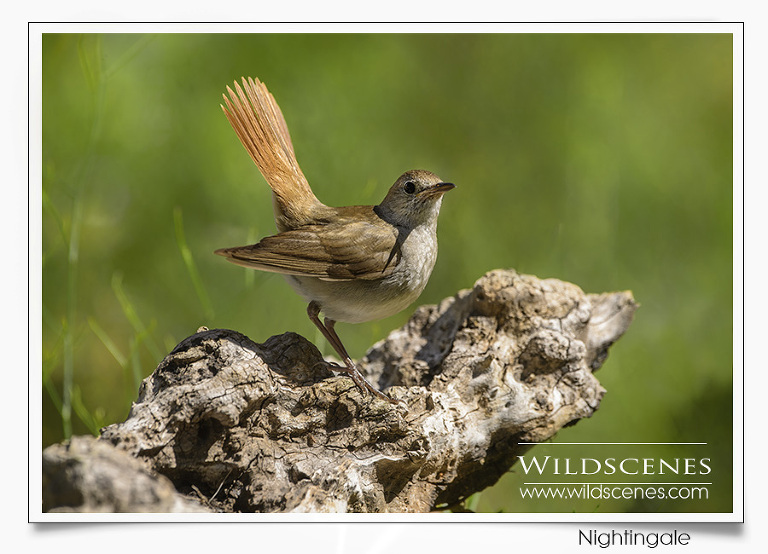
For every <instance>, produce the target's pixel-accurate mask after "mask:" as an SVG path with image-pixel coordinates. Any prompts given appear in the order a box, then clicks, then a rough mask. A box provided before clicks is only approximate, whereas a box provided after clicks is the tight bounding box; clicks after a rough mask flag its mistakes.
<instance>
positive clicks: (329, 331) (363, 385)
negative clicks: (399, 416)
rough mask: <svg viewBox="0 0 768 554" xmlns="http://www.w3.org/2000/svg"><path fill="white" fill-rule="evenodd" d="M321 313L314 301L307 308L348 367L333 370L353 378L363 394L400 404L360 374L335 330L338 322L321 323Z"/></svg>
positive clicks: (313, 321) (326, 320)
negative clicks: (369, 393) (370, 394)
mask: <svg viewBox="0 0 768 554" xmlns="http://www.w3.org/2000/svg"><path fill="white" fill-rule="evenodd" d="M319 313H320V306H319V305H318V304H317V303H316V302H314V301H312V302H310V303H309V306H307V315H309V319H310V320H311V321H312V323H314V324H315V326H316V327H317V328H318V329H320V332H321V333H322V334H323V336H324V337H325V340H327V341H328V342H329V343H330V344H331V346H333V349H334V350H335V351H336V353H337V354H338V355H339V356H341V359H342V360H344V365H345V366H346V367H342V366H339V365H336V364H333V369H335V370H336V371H342V372H344V373H347V374H348V375H349V376H350V377H351V378H352V381H354V382H355V384H356V385H357V386H358V387H360V389H362V391H363V392H365V391H366V390H367V391H370V392H372V393H373V394H374V395H376V396H378V397H379V398H381V399H382V400H386V401H387V402H391V403H393V404H398V403H399V402H398V401H397V400H393V399H392V398H390V397H389V396H387V395H386V394H384V393H383V392H381V391H380V390H378V389H377V388H376V387H374V386H373V385H371V384H370V383H369V382H368V381H367V380H366V379H365V377H363V374H362V373H360V370H359V369H357V366H356V365H355V363H354V362H353V361H352V358H350V357H349V354H347V350H346V348H344V345H343V344H342V343H341V339H340V338H339V335H337V334H336V330H335V329H334V328H333V327H334V325H335V324H336V322H335V321H334V320H332V319H328V318H327V317H326V318H325V325H323V323H322V322H321V321H320V318H319V317H318V314H319Z"/></svg>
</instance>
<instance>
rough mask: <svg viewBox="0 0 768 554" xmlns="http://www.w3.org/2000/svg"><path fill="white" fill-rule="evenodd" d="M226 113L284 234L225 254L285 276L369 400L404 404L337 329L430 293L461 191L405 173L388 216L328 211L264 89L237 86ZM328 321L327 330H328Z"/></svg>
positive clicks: (380, 210)
mask: <svg viewBox="0 0 768 554" xmlns="http://www.w3.org/2000/svg"><path fill="white" fill-rule="evenodd" d="M234 87H235V91H236V92H235V91H233V90H232V89H231V88H230V87H227V93H228V94H229V97H227V94H223V95H222V96H223V98H224V105H222V106H221V108H222V110H224V114H225V115H226V116H227V119H228V120H229V123H230V124H231V125H232V127H233V129H234V130H235V132H236V133H237V136H238V137H239V139H240V142H242V144H243V146H244V147H245V149H246V151H247V152H248V154H250V156H251V158H252V159H253V161H254V162H255V163H256V166H257V167H258V169H259V171H260V172H261V174H262V175H263V176H264V179H265V180H266V181H267V184H269V186H270V188H271V189H272V207H273V211H274V216H275V224H276V226H277V230H278V233H277V234H276V235H273V236H269V237H265V238H263V239H261V241H259V242H258V243H257V244H252V245H248V246H236V247H233V248H222V249H219V250H216V252H215V253H216V254H218V255H220V256H224V257H226V258H227V259H228V260H229V261H230V262H232V263H235V264H237V265H241V266H244V267H250V268H254V269H259V270H262V271H270V272H274V273H281V274H282V275H284V277H285V279H286V280H287V281H288V283H289V284H290V285H291V286H292V287H293V288H294V289H295V290H296V292H298V293H299V294H300V295H301V296H303V297H304V298H305V299H306V300H307V301H308V302H309V305H308V307H307V314H308V315H309V319H310V320H311V321H312V323H314V324H315V325H316V326H317V328H318V329H319V330H320V332H321V333H322V334H323V336H324V337H325V338H326V340H327V341H328V342H329V343H330V345H331V346H332V347H333V348H334V350H335V351H336V352H337V354H338V355H339V357H340V358H341V360H342V361H343V363H344V365H343V366H341V365H338V364H335V363H331V362H326V364H328V366H329V367H330V368H331V369H333V370H335V371H339V372H343V373H346V374H348V375H349V376H350V377H351V378H352V380H353V381H354V383H355V384H356V385H357V386H358V387H360V389H361V390H362V391H363V392H364V393H365V391H369V392H370V393H372V394H373V395H375V396H376V397H379V398H381V399H383V400H388V401H389V402H392V403H397V401H395V400H393V399H391V398H390V397H389V396H387V395H385V394H384V393H382V392H380V391H379V390H378V389H377V388H376V387H374V386H373V385H371V384H370V383H369V382H368V381H367V380H366V379H365V377H364V376H363V375H362V373H361V372H360V371H359V369H358V368H357V366H356V365H355V363H354V362H353V361H352V358H351V357H350V356H349V354H348V353H347V350H346V349H345V348H344V345H343V344H342V342H341V339H339V336H338V335H337V334H336V330H335V328H334V326H335V325H336V322H337V321H342V322H347V323H362V322H365V321H372V320H376V319H382V318H385V317H388V316H391V315H394V314H396V313H398V312H400V311H402V310H403V309H405V308H406V307H407V306H409V305H410V304H411V303H412V302H413V301H414V300H416V298H417V297H418V296H419V294H421V291H422V290H424V287H425V286H426V284H427V281H428V280H429V276H430V274H431V273H432V268H433V267H434V265H435V260H436V259H437V234H436V230H437V216H438V213H439V212H440V205H441V204H442V199H443V194H444V193H445V192H447V191H449V190H451V189H452V188H454V185H453V184H452V183H446V182H443V181H442V180H441V179H440V178H439V177H438V176H437V175H435V174H434V173H430V172H429V171H424V170H412V171H407V172H405V173H403V174H402V175H401V176H400V177H398V179H397V180H396V181H395V184H394V185H392V187H391V188H390V189H389V192H388V193H387V195H386V196H385V197H384V200H382V202H381V204H379V205H378V206H346V207H340V208H335V207H330V206H326V205H325V204H323V203H322V202H320V201H319V200H318V199H317V197H316V196H315V194H314V193H313V192H312V189H311V188H310V186H309V183H308V182H307V179H306V178H305V177H304V174H303V173H302V171H301V169H300V168H299V164H298V162H297V161H296V156H295V154H294V151H293V145H292V143H291V137H290V135H289V133H288V126H287V125H286V123H285V119H284V118H283V115H282V113H281V111H280V108H279V107H278V105H277V102H275V99H274V97H273V96H272V94H271V93H270V92H269V91H268V90H267V87H266V86H265V85H264V84H263V83H262V82H260V81H259V80H258V79H253V78H247V79H246V78H243V79H242V87H241V86H240V85H239V84H238V83H237V81H235V83H234ZM320 313H322V314H323V315H324V320H323V321H321V320H320V317H319V315H320Z"/></svg>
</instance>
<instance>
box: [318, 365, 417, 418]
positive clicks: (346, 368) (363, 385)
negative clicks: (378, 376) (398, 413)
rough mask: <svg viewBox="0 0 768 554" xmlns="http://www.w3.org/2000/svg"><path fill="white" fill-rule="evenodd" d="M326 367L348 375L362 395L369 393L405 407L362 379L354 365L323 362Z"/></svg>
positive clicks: (402, 403)
mask: <svg viewBox="0 0 768 554" xmlns="http://www.w3.org/2000/svg"><path fill="white" fill-rule="evenodd" d="M325 363H326V365H328V367H330V368H331V369H332V370H333V371H340V372H342V373H346V374H347V375H349V377H350V378H351V379H352V381H354V383H355V384H356V385H357V386H358V387H359V388H360V390H362V391H363V393H366V392H370V393H372V394H373V395H374V396H377V397H378V398H381V399H382V400H386V401H387V402H389V403H390V404H399V405H401V406H403V407H406V404H405V402H403V401H402V400H395V399H394V398H390V397H389V396H387V395H386V394H384V393H383V392H381V391H380V390H379V389H377V388H376V387H374V386H373V385H372V384H370V383H369V382H368V380H367V379H366V378H365V377H363V374H362V373H360V370H359V369H357V366H355V364H354V363H352V364H350V365H339V364H337V363H334V362H328V361H326V362H325Z"/></svg>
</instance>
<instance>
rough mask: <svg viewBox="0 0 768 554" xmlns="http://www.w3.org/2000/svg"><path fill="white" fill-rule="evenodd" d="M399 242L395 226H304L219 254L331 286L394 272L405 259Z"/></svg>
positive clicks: (275, 271)
mask: <svg viewBox="0 0 768 554" xmlns="http://www.w3.org/2000/svg"><path fill="white" fill-rule="evenodd" d="M397 239H398V231H397V229H396V228H395V227H393V226H391V225H384V224H381V223H379V224H376V223H371V222H370V221H366V220H360V221H354V222H349V221H347V222H344V223H343V224H334V223H327V224H318V225H305V226H303V227H299V228H298V229H293V230H290V231H285V232H283V233H280V234H277V235H274V236H271V237H265V238H264V239H262V240H261V241H260V242H259V243H258V244H253V245H250V246H237V247H234V248H222V249H221V250H217V251H216V254H219V255H221V256H225V257H226V258H227V259H229V261H230V262H232V263H235V264H238V265H241V266H244V267H252V268H255V269H260V270H262V271H272V272H274V273H283V274H288V275H303V276H308V277H317V278H319V279H323V280H328V281H350V280H354V279H366V280H371V279H381V278H382V277H386V276H387V275H389V274H391V273H392V271H394V269H395V267H396V266H397V263H398V262H399V261H400V256H401V253H400V247H399V243H398V240H397Z"/></svg>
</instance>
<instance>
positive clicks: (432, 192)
mask: <svg viewBox="0 0 768 554" xmlns="http://www.w3.org/2000/svg"><path fill="white" fill-rule="evenodd" d="M454 188H456V185H454V184H453V183H437V184H436V185H433V186H431V187H429V188H428V189H424V190H423V191H421V194H423V195H424V196H428V197H432V196H440V195H441V194H445V193H446V192H448V191H449V190H451V189H454Z"/></svg>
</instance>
